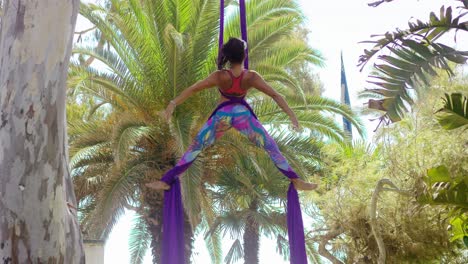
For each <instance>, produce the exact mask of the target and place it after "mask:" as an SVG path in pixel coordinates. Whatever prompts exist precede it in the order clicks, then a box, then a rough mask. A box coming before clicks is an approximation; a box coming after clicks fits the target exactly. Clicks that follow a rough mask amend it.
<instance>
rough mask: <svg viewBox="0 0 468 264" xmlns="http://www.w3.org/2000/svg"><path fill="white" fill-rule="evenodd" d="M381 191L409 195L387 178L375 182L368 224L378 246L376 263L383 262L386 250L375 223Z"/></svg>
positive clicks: (380, 263) (383, 263) (381, 263)
mask: <svg viewBox="0 0 468 264" xmlns="http://www.w3.org/2000/svg"><path fill="white" fill-rule="evenodd" d="M385 185H389V186H390V187H391V188H384V186H385ZM382 191H393V192H397V193H399V194H402V195H409V194H410V193H409V192H408V191H404V190H400V189H399V188H397V187H396V185H395V184H393V182H392V181H390V180H389V179H381V180H379V181H378V182H377V186H376V187H375V190H374V193H373V194H372V199H371V206H370V225H371V228H372V235H374V238H375V241H376V242H377V246H378V248H379V258H378V260H377V263H378V264H385V260H386V258H387V251H386V249H385V243H384V241H383V238H382V236H381V235H380V231H379V225H378V223H377V201H378V199H379V194H380V193H381V192H382Z"/></svg>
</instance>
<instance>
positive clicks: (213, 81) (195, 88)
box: [164, 72, 218, 120]
mask: <svg viewBox="0 0 468 264" xmlns="http://www.w3.org/2000/svg"><path fill="white" fill-rule="evenodd" d="M217 75H218V72H213V73H212V74H210V76H208V77H207V78H206V79H204V80H201V81H198V82H196V83H195V84H193V85H192V86H190V87H188V88H187V89H185V90H184V91H183V92H182V93H180V94H179V95H178V96H177V97H176V98H174V99H172V100H171V101H170V102H169V104H168V105H167V107H166V110H165V111H164V117H165V118H166V120H169V119H170V117H171V116H172V113H173V112H174V109H175V107H176V106H177V105H179V104H181V103H183V102H184V101H185V100H187V99H188V98H189V97H190V96H192V95H193V94H195V93H196V92H199V91H201V90H204V89H207V88H212V87H215V86H216V85H217V84H218V76H217Z"/></svg>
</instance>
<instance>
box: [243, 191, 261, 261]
mask: <svg viewBox="0 0 468 264" xmlns="http://www.w3.org/2000/svg"><path fill="white" fill-rule="evenodd" d="M249 209H250V211H252V212H253V213H255V212H257V209H258V201H257V200H253V201H252V203H251V204H250V207H249ZM259 246H260V234H259V227H258V223H257V222H255V219H254V218H253V217H252V216H248V217H247V220H246V223H245V230H244V264H257V263H258V261H259V260H258V253H259Z"/></svg>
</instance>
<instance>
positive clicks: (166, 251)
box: [146, 0, 317, 264]
mask: <svg viewBox="0 0 468 264" xmlns="http://www.w3.org/2000/svg"><path fill="white" fill-rule="evenodd" d="M240 14H241V33H242V38H243V40H241V39H238V38H230V39H229V41H228V42H227V43H225V44H224V45H223V31H224V30H223V29H224V22H223V18H224V0H221V8H220V34H219V56H218V70H217V71H215V72H213V73H212V74H210V75H209V76H208V77H207V78H206V79H204V80H202V81H199V82H197V83H195V84H193V85H192V86H190V87H189V88H187V89H185V90H184V91H183V92H182V93H181V94H180V95H179V96H177V97H176V98H174V99H173V100H172V101H170V103H169V104H168V106H167V108H166V110H165V112H164V117H165V118H166V120H169V119H170V117H171V115H172V113H173V112H174V109H175V107H176V106H177V105H179V104H181V103H183V102H184V101H185V100H186V99H187V98H189V97H190V96H192V95H193V94H194V93H196V92H199V91H201V90H204V89H209V88H213V87H217V88H218V91H219V93H220V99H219V105H218V106H217V107H216V109H215V110H214V111H213V113H212V114H211V116H210V117H209V119H208V121H207V122H206V123H205V125H204V126H203V127H202V128H201V130H200V131H199V132H198V134H197V136H196V137H195V138H194V139H193V142H192V144H191V145H190V146H189V148H188V150H187V151H186V152H185V154H184V155H183V156H182V158H181V159H180V160H179V161H178V163H177V165H176V166H175V167H174V168H172V169H171V170H169V171H167V172H166V173H165V174H164V175H163V177H162V178H161V180H160V181H154V182H151V183H148V184H146V185H147V186H148V187H150V188H153V189H157V190H165V191H164V208H163V241H164V242H163V243H162V246H163V248H162V256H161V261H162V264H185V263H186V260H185V254H184V252H183V251H184V246H185V245H184V229H183V228H184V209H183V204H182V196H181V191H180V180H179V176H180V175H181V174H182V173H183V172H185V171H186V170H187V169H188V168H189V166H190V165H191V164H192V163H193V162H194V161H195V159H196V158H197V156H198V155H199V154H200V153H201V152H202V151H203V150H204V149H206V148H207V147H209V146H211V145H213V144H214V143H215V141H216V140H217V139H218V138H220V137H221V136H222V135H223V134H224V132H226V131H227V130H229V129H231V128H234V129H236V130H237V131H239V132H240V133H241V134H243V135H245V136H246V137H247V138H248V139H249V140H250V141H251V142H252V143H254V144H255V145H256V146H258V147H260V148H263V149H265V151H266V152H267V153H268V155H269V156H270V158H271V160H272V161H273V163H274V164H275V166H276V167H277V168H278V170H279V171H281V172H282V173H283V174H284V175H285V176H286V177H288V178H289V180H290V181H291V183H290V185H289V190H288V202H287V208H286V211H287V225H288V238H289V245H290V263H291V264H306V263H307V255H306V250H305V241H304V227H303V223H302V214H301V208H300V204H299V197H298V193H297V190H313V189H315V188H317V184H314V183H307V182H305V181H303V180H301V179H300V178H299V176H298V175H297V174H296V172H295V171H294V170H293V169H292V168H291V166H290V165H289V164H288V162H287V160H286V159H285V157H284V156H283V155H282V154H281V152H280V150H279V149H278V146H277V144H276V142H275V141H274V140H273V138H272V137H271V136H270V135H269V134H268V132H267V131H266V130H265V128H264V127H263V126H262V124H261V123H260V121H259V120H258V119H257V116H256V115H255V113H254V112H253V110H252V108H251V107H250V105H249V104H248V103H247V102H246V101H245V96H246V95H247V92H248V91H249V90H250V89H252V88H255V89H257V90H259V91H261V92H263V93H265V94H267V95H269V96H270V97H271V98H272V99H273V100H274V101H275V102H276V103H277V104H278V106H279V107H280V108H281V109H282V110H283V111H284V112H285V113H286V114H287V115H288V116H289V117H290V119H291V122H292V126H293V128H294V129H299V123H298V120H297V118H296V115H295V114H294V112H293V111H292V110H291V109H290V108H289V106H288V104H287V103H286V101H285V100H284V99H283V97H282V96H281V95H279V94H278V93H277V92H276V91H275V90H274V89H273V88H272V87H271V86H270V85H268V84H267V83H266V82H265V81H264V80H263V78H262V77H261V76H260V74H258V73H257V72H255V71H250V70H248V57H247V56H248V49H247V41H246V40H247V30H246V21H245V2H244V0H241V1H240ZM226 64H228V65H229V67H228V68H227V69H226V67H225V66H226Z"/></svg>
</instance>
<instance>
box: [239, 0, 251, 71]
mask: <svg viewBox="0 0 468 264" xmlns="http://www.w3.org/2000/svg"><path fill="white" fill-rule="evenodd" d="M239 8H240V26H241V35H242V39H243V40H244V41H245V43H246V44H247V43H248V41H247V19H246V17H247V12H246V11H245V0H240V1H239ZM244 68H246V69H248V68H249V47H248V45H247V47H246V48H245V60H244Z"/></svg>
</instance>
